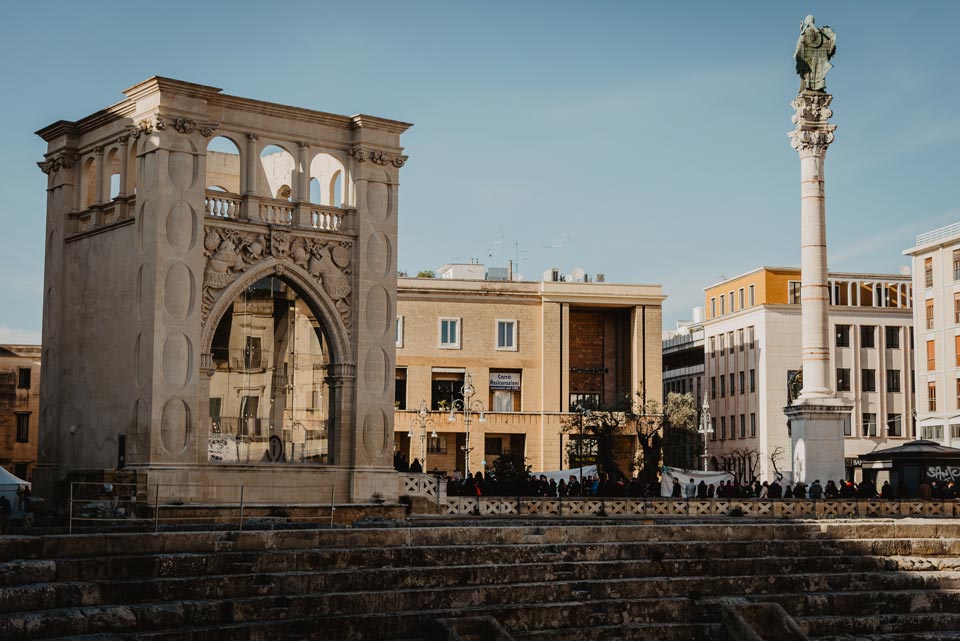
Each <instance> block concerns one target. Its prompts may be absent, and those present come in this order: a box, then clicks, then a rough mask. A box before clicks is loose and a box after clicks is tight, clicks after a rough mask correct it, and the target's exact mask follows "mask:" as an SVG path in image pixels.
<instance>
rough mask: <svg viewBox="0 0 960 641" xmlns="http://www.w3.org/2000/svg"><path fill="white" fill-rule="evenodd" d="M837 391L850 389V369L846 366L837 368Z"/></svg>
mask: <svg viewBox="0 0 960 641" xmlns="http://www.w3.org/2000/svg"><path fill="white" fill-rule="evenodd" d="M837 391H838V392H849V391H850V370H849V369H848V368H845V367H838V368H837Z"/></svg>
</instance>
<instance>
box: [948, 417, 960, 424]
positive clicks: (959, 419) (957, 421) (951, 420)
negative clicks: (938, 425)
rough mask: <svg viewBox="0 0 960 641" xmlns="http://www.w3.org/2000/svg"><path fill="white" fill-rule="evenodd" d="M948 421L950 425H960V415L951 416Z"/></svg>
mask: <svg viewBox="0 0 960 641" xmlns="http://www.w3.org/2000/svg"><path fill="white" fill-rule="evenodd" d="M947 422H948V423H950V425H960V416H951V417H950V418H949V420H947Z"/></svg>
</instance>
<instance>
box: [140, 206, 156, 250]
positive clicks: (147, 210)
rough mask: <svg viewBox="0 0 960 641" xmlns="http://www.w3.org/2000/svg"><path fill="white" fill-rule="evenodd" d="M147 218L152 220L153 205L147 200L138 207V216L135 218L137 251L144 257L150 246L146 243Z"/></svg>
mask: <svg viewBox="0 0 960 641" xmlns="http://www.w3.org/2000/svg"><path fill="white" fill-rule="evenodd" d="M149 218H153V205H151V204H150V201H149V200H147V201H145V202H144V203H143V205H141V206H140V214H139V215H138V216H137V249H139V250H140V255H141V256H145V255H146V253H147V247H149V246H150V243H148V242H147V219H149Z"/></svg>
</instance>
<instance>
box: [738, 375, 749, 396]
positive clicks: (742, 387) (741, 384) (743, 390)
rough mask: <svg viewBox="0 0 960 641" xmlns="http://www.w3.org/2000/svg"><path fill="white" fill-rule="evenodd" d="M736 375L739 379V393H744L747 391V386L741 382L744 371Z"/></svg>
mask: <svg viewBox="0 0 960 641" xmlns="http://www.w3.org/2000/svg"><path fill="white" fill-rule="evenodd" d="M737 377H738V378H739V379H740V393H741V394H746V393H747V386H746V385H744V384H743V377H744V373H743V372H740V373H738V374H737Z"/></svg>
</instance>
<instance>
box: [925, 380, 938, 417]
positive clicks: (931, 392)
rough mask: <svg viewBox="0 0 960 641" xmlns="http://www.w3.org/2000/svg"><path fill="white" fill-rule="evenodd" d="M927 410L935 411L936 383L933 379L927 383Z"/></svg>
mask: <svg viewBox="0 0 960 641" xmlns="http://www.w3.org/2000/svg"><path fill="white" fill-rule="evenodd" d="M927 411H928V412H936V411H937V384H936V382H935V381H930V382H929V383H927Z"/></svg>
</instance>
